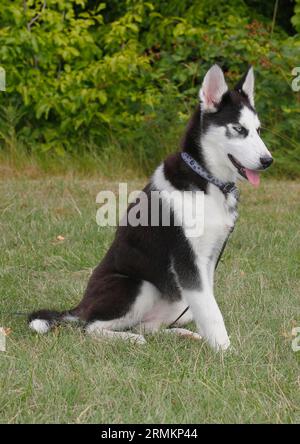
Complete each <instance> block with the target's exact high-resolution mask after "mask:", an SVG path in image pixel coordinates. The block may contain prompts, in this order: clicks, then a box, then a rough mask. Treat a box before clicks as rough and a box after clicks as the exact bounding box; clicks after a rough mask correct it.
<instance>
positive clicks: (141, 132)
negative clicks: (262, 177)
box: [0, 0, 300, 176]
mask: <svg viewBox="0 0 300 444" xmlns="http://www.w3.org/2000/svg"><path fill="white" fill-rule="evenodd" d="M253 3H255V2H253ZM267 3H268V4H269V6H270V2H266V4H267ZM273 3H274V2H272V4H273ZM279 3H280V2H279ZM279 8H280V6H279ZM299 8H300V1H299V0H297V2H296V5H295V11H294V16H293V18H292V23H293V25H294V27H295V29H296V31H297V32H299V31H300V29H299V28H300V25H299V23H300V19H299V17H300V15H299V14H300V9H299ZM266 10H267V9H266ZM272 10H273V9H272ZM279 13H280V11H279ZM268 14H269V13H268ZM0 20H1V23H2V28H1V29H0V64H1V65H2V66H3V67H4V68H5V70H6V76H7V91H6V92H5V93H1V94H2V106H1V122H0V138H1V139H2V144H3V146H5V147H6V149H8V148H9V149H11V147H12V146H14V144H15V141H19V142H20V143H22V145H24V146H26V147H27V149H28V150H30V151H31V152H37V153H39V152H48V153H55V154H58V155H64V153H65V152H70V153H77V154H78V153H80V152H81V151H82V152H83V151H84V150H88V149H93V150H95V149H96V150H97V151H98V152H99V153H101V152H102V151H103V150H104V148H105V147H107V145H108V144H109V143H114V144H115V145H116V146H118V147H119V149H120V150H126V149H131V150H133V152H134V153H135V156H136V157H137V158H138V159H139V164H140V166H141V167H143V168H145V167H146V168H147V169H151V168H152V164H154V163H156V162H157V161H158V160H159V158H160V157H161V156H162V154H163V152H164V151H168V150H174V149H176V148H177V146H178V136H179V132H180V130H181V128H182V126H183V125H184V123H185V122H186V120H187V118H188V116H189V114H190V111H191V109H192V108H193V107H194V106H195V104H196V101H197V92H198V88H199V85H200V82H201V79H202V77H203V75H204V73H205V71H206V70H207V69H208V68H209V66H210V65H211V64H213V63H215V62H217V63H219V64H220V65H221V66H222V67H223V69H224V70H225V71H226V75H227V78H228V81H229V83H234V82H235V81H237V79H238V78H239V76H240V74H241V73H242V72H243V71H244V70H245V69H246V67H247V65H248V64H249V63H251V64H253V65H254V68H255V72H256V78H257V94H256V97H257V106H258V111H259V112H260V117H261V119H262V120H263V124H264V126H265V139H266V140H267V142H268V143H269V145H270V147H271V150H273V151H275V157H276V158H277V160H278V163H277V165H278V168H277V171H280V172H281V173H286V174H289V175H293V176H296V175H297V174H300V167H299V165H300V163H299V157H300V144H299V141H298V126H299V123H298V122H299V112H300V106H299V93H298V94H297V93H295V92H293V91H292V89H291V82H292V74H291V71H292V69H293V67H294V66H298V65H299V63H300V60H299V48H300V40H299V34H295V35H288V34H287V33H286V31H285V30H283V28H282V27H280V26H276V25H275V27H274V21H273V22H272V16H269V15H268V16H266V15H264V14H263V10H261V9H260V10H259V11H258V9H257V8H255V7H252V6H251V1H248V2H244V1H243V0H230V1H220V0H210V1H209V2H208V1H206V0H193V1H192V0H172V1H167V0H164V1H155V0H152V1H149V2H148V1H142V0H126V1H125V0H121V1H117V0H111V1H110V2H109V3H107V4H105V3H102V2H99V1H87V0H24V1H23V2H17V3H16V2H11V1H10V0H2V2H1V9H0ZM273 28H274V29H273ZM297 162H298V164H297Z"/></svg>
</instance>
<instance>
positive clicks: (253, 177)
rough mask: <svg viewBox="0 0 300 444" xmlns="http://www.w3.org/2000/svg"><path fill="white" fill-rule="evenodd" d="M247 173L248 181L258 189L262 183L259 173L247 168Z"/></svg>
mask: <svg viewBox="0 0 300 444" xmlns="http://www.w3.org/2000/svg"><path fill="white" fill-rule="evenodd" d="M245 173H246V176H247V179H248V180H249V182H250V183H251V184H252V185H253V186H254V187H258V186H259V182H260V177H259V173H258V172H257V171H253V170H248V168H245Z"/></svg>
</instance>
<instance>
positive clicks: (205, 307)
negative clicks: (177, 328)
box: [184, 267, 230, 350]
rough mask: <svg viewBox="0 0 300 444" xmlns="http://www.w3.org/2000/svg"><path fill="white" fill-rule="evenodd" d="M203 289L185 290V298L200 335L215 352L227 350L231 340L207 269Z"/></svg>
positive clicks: (203, 273)
mask: <svg viewBox="0 0 300 444" xmlns="http://www.w3.org/2000/svg"><path fill="white" fill-rule="evenodd" d="M200 271H201V288H198V289H193V290H188V289H185V290H184V298H185V300H186V301H187V303H188V304H189V306H190V309H191V311H192V313H193V317H194V320H195V322H196V325H197V329H198V332H199V334H200V335H201V336H202V337H203V338H204V339H206V340H207V342H208V343H209V344H210V345H211V347H213V348H214V349H215V350H226V349H227V348H228V347H229V346H230V340H229V337H228V334H227V331H226V328H225V324H224V320H223V316H222V314H221V312H220V309H219V307H218V304H217V302H216V300H215V297H214V294H213V288H212V285H211V276H209V273H208V270H207V267H203V268H201V270H200Z"/></svg>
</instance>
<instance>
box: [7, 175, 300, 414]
mask: <svg viewBox="0 0 300 444" xmlns="http://www.w3.org/2000/svg"><path fill="white" fill-rule="evenodd" d="M262 181H263V183H262V185H261V187H260V188H259V189H258V190H256V189H253V188H250V186H244V187H243V190H242V197H241V205H240V217H239V221H238V223H237V227H236V230H235V232H234V234H233V236H232V238H231V240H230V242H229V244H228V247H227V249H226V251H225V254H224V256H223V259H222V262H221V263H220V265H219V269H218V272H217V276H216V296H217V299H218V301H219V304H220V306H221V310H222V312H223V314H224V318H225V323H226V325H227V328H228V331H229V334H230V336H231V341H232V344H233V346H234V350H233V351H231V352H229V353H227V354H224V355H222V354H215V353H213V352H212V351H211V350H210V349H209V348H208V347H207V346H206V345H205V344H204V343H198V342H195V341H193V340H188V339H186V338H185V339H183V338H181V339H180V338H176V337H173V336H172V337H171V336H170V335H163V334H162V333H160V334H157V335H154V336H148V337H147V338H148V344H147V345H144V346H138V345H133V344H127V343H123V342H118V341H115V342H107V341H103V340H101V341H96V340H94V339H91V338H89V337H86V336H85V335H84V333H83V332H82V330H81V329H80V328H79V327H75V326H73V327H71V326H68V327H60V328H57V329H56V330H54V331H53V332H51V333H49V334H48V335H46V336H38V335H36V334H34V333H33V332H31V331H29V329H28V328H27V325H26V322H25V317H22V316H16V315H14V314H12V312H15V311H21V312H30V311H31V310H33V309H37V308H44V307H54V308H58V309H65V308H70V307H71V306H73V305H74V304H75V303H77V302H78V301H79V300H80V298H81V295H82V293H83V291H84V288H85V285H86V282H87V278H88V276H89V274H90V272H91V270H92V268H93V267H94V266H95V265H96V264H97V263H98V262H99V260H100V259H101V258H102V256H103V255H104V253H105V251H106V249H107V248H108V246H109V244H110V242H111V240H112V237H113V233H114V230H113V229H106V228H105V229H104V228H99V227H98V226H97V224H96V222H95V214H96V209H97V205H96V203H95V197H96V194H97V193H98V192H99V191H100V190H103V189H116V188H117V184H116V183H114V182H110V183H109V182H105V181H101V180H100V179H99V180H96V179H90V180H87V179H86V180H84V179H80V180H79V179H74V178H72V177H65V178H44V179H42V178H39V179H36V180H31V179H28V178H27V179H22V178H18V179H9V178H5V179H2V180H1V181H0V195H1V202H0V226H1V249H0V291H1V297H0V326H3V327H6V328H10V329H11V333H10V334H9V336H8V337H7V351H6V352H0V422H2V423H3V422H11V423H25V422H33V423H45V422H51V423H53V422H62V423H82V422H89V423H103V422H113V423H116V422H125V423H130V422H146V423H151V422H157V423H198V422H221V423H224V422H234V423H236V422H263V423H266V422H272V423H281V422H284V423H291V422H300V370H299V364H300V352H293V350H292V348H291V342H292V335H291V331H292V328H293V327H296V326H300V267H299V263H300V239H299V227H300V204H299V202H300V185H299V184H297V183H295V182H294V183H292V182H275V181H268V180H267V179H266V178H262ZM139 186H141V183H138V182H136V183H133V182H131V187H132V188H136V187H139ZM57 236H63V237H64V240H57ZM191 327H192V328H194V327H193V326H191Z"/></svg>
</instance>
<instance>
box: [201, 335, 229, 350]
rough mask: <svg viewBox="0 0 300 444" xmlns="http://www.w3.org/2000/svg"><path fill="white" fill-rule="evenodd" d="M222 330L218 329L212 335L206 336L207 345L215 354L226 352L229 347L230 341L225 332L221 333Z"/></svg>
mask: <svg viewBox="0 0 300 444" xmlns="http://www.w3.org/2000/svg"><path fill="white" fill-rule="evenodd" d="M222 330H223V329H220V330H219V331H218V330H216V331H214V332H213V333H211V334H209V335H207V336H206V340H207V342H208V343H209V345H210V346H211V347H212V348H213V349H214V350H215V351H217V352H220V351H221V352H222V351H226V350H228V349H229V347H230V339H229V337H228V335H227V332H226V330H225V331H222Z"/></svg>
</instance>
